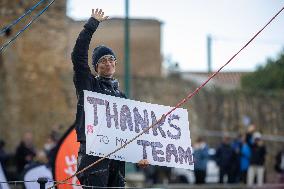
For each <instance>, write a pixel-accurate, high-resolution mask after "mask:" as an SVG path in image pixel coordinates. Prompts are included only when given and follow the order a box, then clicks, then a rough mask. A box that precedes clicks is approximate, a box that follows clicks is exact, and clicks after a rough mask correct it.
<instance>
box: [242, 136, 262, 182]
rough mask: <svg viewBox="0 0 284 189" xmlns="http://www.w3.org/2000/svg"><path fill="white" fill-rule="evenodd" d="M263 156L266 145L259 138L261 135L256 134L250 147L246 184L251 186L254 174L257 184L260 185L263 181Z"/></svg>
mask: <svg viewBox="0 0 284 189" xmlns="http://www.w3.org/2000/svg"><path fill="white" fill-rule="evenodd" d="M265 157H266V147H265V145H264V142H263V140H262V138H261V135H259V136H256V137H255V139H254V143H253V145H252V147H251V159H250V166H249V169H248V175H247V181H248V182H247V184H248V185H249V186H252V185H253V184H254V179H255V176H256V180H257V185H258V186H262V185H263V182H264V171H265Z"/></svg>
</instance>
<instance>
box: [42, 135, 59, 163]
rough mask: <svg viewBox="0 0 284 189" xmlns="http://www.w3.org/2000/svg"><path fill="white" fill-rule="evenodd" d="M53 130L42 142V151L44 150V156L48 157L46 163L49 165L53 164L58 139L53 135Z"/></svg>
mask: <svg viewBox="0 0 284 189" xmlns="http://www.w3.org/2000/svg"><path fill="white" fill-rule="evenodd" d="M54 133H55V132H54V131H52V132H51V133H50V135H49V136H48V138H47V140H46V142H45V144H44V147H43V149H44V152H45V155H46V157H47V158H48V163H47V165H48V166H49V167H51V165H52V164H53V161H54V157H55V155H56V154H55V153H56V145H57V142H58V139H57V137H56V135H54Z"/></svg>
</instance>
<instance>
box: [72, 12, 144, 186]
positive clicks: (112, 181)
mask: <svg viewBox="0 0 284 189" xmlns="http://www.w3.org/2000/svg"><path fill="white" fill-rule="evenodd" d="M107 18H108V16H104V12H103V11H102V10H101V9H100V10H98V9H96V11H94V9H92V15H91V18H89V20H88V21H87V23H86V24H85V25H84V28H83V30H82V31H81V32H80V34H79V36H78V38H77V40H76V44H75V46H74V49H73V52H72V63H73V70H74V85H75V88H76V94H77V99H78V102H77V114H76V121H75V126H76V133H77V141H78V142H80V148H79V152H78V163H77V167H78V171H80V170H82V169H84V168H85V167H86V166H88V165H90V164H91V163H93V162H95V161H97V160H98V159H100V157H97V156H91V155H87V154H86V136H85V112H84V93H83V90H88V91H93V92H98V93H102V94H106V95H111V96H115V97H121V98H126V96H125V94H124V93H123V92H121V91H120V90H119V87H118V86H119V85H118V81H117V80H116V79H114V78H113V75H114V73H115V68H116V64H117V61H116V55H115V53H114V52H113V51H112V49H110V48H109V47H106V46H103V45H100V46H97V47H96V48H95V49H94V50H93V55H92V65H93V67H94V69H95V71H96V72H97V74H98V76H94V75H93V74H92V73H91V69H90V67H89V65H88V50H89V44H90V41H91V38H92V35H93V34H94V32H95V31H96V30H97V28H98V26H99V24H100V22H102V21H105V20H107ZM145 164H147V161H146V160H144V161H142V162H141V164H140V165H141V166H142V167H143V166H144V165H145ZM77 177H78V179H79V181H80V183H81V184H82V185H87V186H99V187H124V186H125V179H124V177H125V162H122V161H116V160H110V159H104V160H103V161H101V162H100V163H99V164H98V165H96V166H93V167H92V168H89V169H87V170H86V171H84V172H83V173H81V174H79V175H78V176H77Z"/></svg>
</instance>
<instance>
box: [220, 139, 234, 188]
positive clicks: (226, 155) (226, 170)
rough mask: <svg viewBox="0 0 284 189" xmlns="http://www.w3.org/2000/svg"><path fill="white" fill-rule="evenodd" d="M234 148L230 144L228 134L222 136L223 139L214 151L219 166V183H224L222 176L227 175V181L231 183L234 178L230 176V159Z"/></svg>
mask: <svg viewBox="0 0 284 189" xmlns="http://www.w3.org/2000/svg"><path fill="white" fill-rule="evenodd" d="M233 155H234V150H233V148H232V147H231V145H230V139H229V137H228V136H224V137H223V141H222V143H221V144H220V146H219V147H218V148H217V151H216V162H217V165H218V166H219V168H220V174H219V183H224V176H225V175H227V176H228V183H233V182H234V178H233V176H232V171H231V170H232V160H233Z"/></svg>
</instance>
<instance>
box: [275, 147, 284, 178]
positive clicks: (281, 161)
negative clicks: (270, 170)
mask: <svg viewBox="0 0 284 189" xmlns="http://www.w3.org/2000/svg"><path fill="white" fill-rule="evenodd" d="M275 160H276V164H275V170H276V171H277V173H279V181H280V183H284V147H283V148H282V150H281V151H280V152H278V153H277V155H276V157H275Z"/></svg>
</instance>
